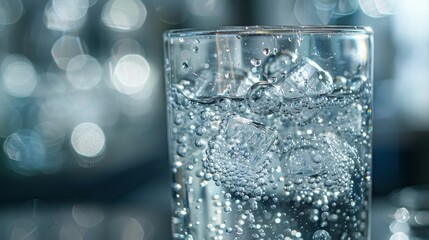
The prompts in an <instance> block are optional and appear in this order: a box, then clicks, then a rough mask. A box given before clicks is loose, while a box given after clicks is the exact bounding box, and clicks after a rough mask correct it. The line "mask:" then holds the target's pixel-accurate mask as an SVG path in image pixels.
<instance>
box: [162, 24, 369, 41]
mask: <svg viewBox="0 0 429 240" xmlns="http://www.w3.org/2000/svg"><path fill="white" fill-rule="evenodd" d="M289 33H294V34H296V33H301V34H364V35H372V34H373V30H372V28H371V27H368V26H351V25H324V26H320V25H303V26H292V25H290V26H274V25H273V26H268V25H253V26H222V27H217V28H213V29H207V30H200V29H195V28H188V29H172V30H167V31H165V32H164V39H169V38H175V37H195V36H209V35H269V34H289Z"/></svg>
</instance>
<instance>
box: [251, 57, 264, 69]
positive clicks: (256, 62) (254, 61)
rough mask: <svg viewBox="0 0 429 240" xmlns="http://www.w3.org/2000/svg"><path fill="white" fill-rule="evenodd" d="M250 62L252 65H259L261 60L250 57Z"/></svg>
mask: <svg viewBox="0 0 429 240" xmlns="http://www.w3.org/2000/svg"><path fill="white" fill-rule="evenodd" d="M250 63H251V64H252V65H253V66H255V67H258V66H259V65H261V63H262V61H261V60H260V59H258V58H252V59H251V60H250Z"/></svg>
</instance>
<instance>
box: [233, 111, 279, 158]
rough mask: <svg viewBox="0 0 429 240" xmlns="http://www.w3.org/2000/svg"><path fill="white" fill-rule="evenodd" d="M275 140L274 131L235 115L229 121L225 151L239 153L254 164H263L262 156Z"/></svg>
mask: <svg viewBox="0 0 429 240" xmlns="http://www.w3.org/2000/svg"><path fill="white" fill-rule="evenodd" d="M275 139H276V134H275V132H274V130H272V129H270V128H269V127H267V126H265V125H263V124H260V123H256V122H253V121H252V120H250V119H247V118H242V117H239V116H235V115H232V116H230V117H229V119H228V123H227V127H226V132H225V140H226V143H227V145H226V146H225V149H226V150H227V151H228V152H231V151H233V152H237V154H239V155H240V156H243V157H244V158H245V159H248V160H250V163H252V164H260V163H261V161H262V160H263V157H262V155H263V154H265V153H266V151H268V149H269V148H270V146H271V145H272V144H273V142H274V140H275Z"/></svg>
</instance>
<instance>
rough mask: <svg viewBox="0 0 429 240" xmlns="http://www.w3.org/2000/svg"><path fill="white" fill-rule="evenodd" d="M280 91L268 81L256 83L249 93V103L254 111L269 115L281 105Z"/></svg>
mask: <svg viewBox="0 0 429 240" xmlns="http://www.w3.org/2000/svg"><path fill="white" fill-rule="evenodd" d="M280 96H281V95H280V91H279V89H277V87H275V86H274V85H272V84H270V83H268V82H259V83H256V84H254V85H253V86H252V87H251V88H250V90H249V92H248V93H247V104H248V105H249V107H250V109H251V111H252V112H254V113H256V114H261V115H269V114H272V113H274V112H275V111H277V110H278V109H279V107H280V101H281V97H280Z"/></svg>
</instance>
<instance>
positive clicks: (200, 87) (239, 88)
mask: <svg viewBox="0 0 429 240" xmlns="http://www.w3.org/2000/svg"><path fill="white" fill-rule="evenodd" d="M191 76H192V77H188V78H187V79H184V80H182V81H180V82H179V83H178V84H177V86H176V87H177V88H178V89H179V90H180V91H181V92H182V93H183V94H184V95H185V96H186V97H187V98H189V99H191V100H195V101H198V102H203V103H209V102H213V101H215V100H216V99H219V98H231V99H243V98H244V97H245V95H246V93H247V90H248V89H249V88H250V87H251V86H252V85H253V84H254V82H255V80H254V79H251V78H249V77H248V76H247V73H246V72H244V71H242V70H239V69H230V68H222V69H220V70H216V71H214V70H212V69H203V70H201V71H199V72H198V73H194V74H193V75H191Z"/></svg>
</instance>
